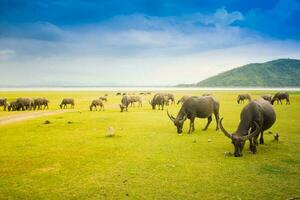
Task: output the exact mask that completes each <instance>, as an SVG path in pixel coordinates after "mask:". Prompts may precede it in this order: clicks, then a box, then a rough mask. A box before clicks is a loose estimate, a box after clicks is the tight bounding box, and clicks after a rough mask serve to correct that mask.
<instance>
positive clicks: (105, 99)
mask: <svg viewBox="0 0 300 200" xmlns="http://www.w3.org/2000/svg"><path fill="white" fill-rule="evenodd" d="M99 99H100V100H101V101H105V102H107V97H106V96H104V97H99Z"/></svg>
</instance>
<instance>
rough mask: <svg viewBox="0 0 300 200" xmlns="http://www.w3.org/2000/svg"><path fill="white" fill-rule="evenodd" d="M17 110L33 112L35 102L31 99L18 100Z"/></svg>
mask: <svg viewBox="0 0 300 200" xmlns="http://www.w3.org/2000/svg"><path fill="white" fill-rule="evenodd" d="M15 107H16V108H15V110H31V109H33V108H34V101H33V99H31V98H17V99H16V103H15Z"/></svg>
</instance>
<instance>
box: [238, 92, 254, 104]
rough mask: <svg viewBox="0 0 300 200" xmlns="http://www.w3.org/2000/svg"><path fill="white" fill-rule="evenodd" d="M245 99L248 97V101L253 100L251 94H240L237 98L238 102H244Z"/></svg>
mask: <svg viewBox="0 0 300 200" xmlns="http://www.w3.org/2000/svg"><path fill="white" fill-rule="evenodd" d="M245 99H248V101H249V102H250V101H251V97H250V95H249V94H239V95H238V98H237V103H238V104H240V103H244V101H245Z"/></svg>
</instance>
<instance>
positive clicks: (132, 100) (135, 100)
mask: <svg viewBox="0 0 300 200" xmlns="http://www.w3.org/2000/svg"><path fill="white" fill-rule="evenodd" d="M135 102H138V104H139V106H142V105H143V104H142V98H141V97H140V96H130V105H131V106H132V105H133V106H135V105H134V103H135Z"/></svg>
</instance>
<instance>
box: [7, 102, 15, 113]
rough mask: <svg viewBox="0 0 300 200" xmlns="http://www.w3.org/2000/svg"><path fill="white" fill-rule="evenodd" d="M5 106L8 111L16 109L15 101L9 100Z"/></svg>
mask: <svg viewBox="0 0 300 200" xmlns="http://www.w3.org/2000/svg"><path fill="white" fill-rule="evenodd" d="M7 108H8V111H16V110H17V109H18V108H17V102H16V101H11V102H10V104H9V105H8V107H7Z"/></svg>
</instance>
